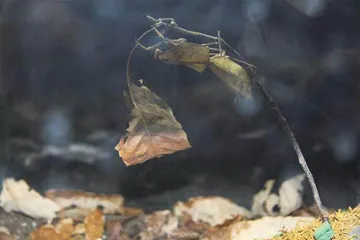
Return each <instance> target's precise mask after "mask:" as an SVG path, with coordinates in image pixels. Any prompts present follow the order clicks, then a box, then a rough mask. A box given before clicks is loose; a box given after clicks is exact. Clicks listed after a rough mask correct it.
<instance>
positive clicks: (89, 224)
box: [84, 209, 105, 240]
mask: <svg viewBox="0 0 360 240" xmlns="http://www.w3.org/2000/svg"><path fill="white" fill-rule="evenodd" d="M84 225H85V236H86V238H85V239H86V240H97V239H99V238H101V237H102V235H103V233H104V225H105V217H104V215H103V213H102V211H101V210H100V209H96V210H94V211H93V212H91V213H90V214H89V215H88V216H87V217H86V218H85V220H84Z"/></svg>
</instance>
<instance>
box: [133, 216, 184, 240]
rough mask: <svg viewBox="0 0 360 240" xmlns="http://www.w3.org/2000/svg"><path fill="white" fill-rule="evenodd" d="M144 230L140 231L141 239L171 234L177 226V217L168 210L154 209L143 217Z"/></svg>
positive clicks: (149, 239) (151, 239)
mask: <svg viewBox="0 0 360 240" xmlns="http://www.w3.org/2000/svg"><path fill="white" fill-rule="evenodd" d="M144 221H145V225H146V229H145V231H143V232H141V233H140V235H139V236H140V239H141V240H153V239H157V238H161V237H166V236H168V235H171V232H172V231H174V230H175V229H176V228H177V227H178V224H179V222H178V219H177V218H176V217H175V216H173V215H172V214H171V212H170V211H169V210H164V211H156V212H154V213H152V214H151V215H148V216H146V217H145V220H144Z"/></svg>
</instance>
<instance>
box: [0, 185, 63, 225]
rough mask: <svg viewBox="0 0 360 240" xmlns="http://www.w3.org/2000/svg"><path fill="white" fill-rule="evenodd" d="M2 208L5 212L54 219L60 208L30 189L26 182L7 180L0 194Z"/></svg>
mask: <svg viewBox="0 0 360 240" xmlns="http://www.w3.org/2000/svg"><path fill="white" fill-rule="evenodd" d="M0 206H1V207H3V208H4V210H5V211H7V212H10V211H17V212H21V213H24V214H26V215H28V216H30V217H33V218H45V219H53V218H54V217H55V216H56V213H57V212H58V211H59V210H60V207H59V206H58V205H57V204H56V203H55V202H53V201H52V200H50V199H47V198H44V197H43V196H41V195H40V194H39V193H38V192H36V191H35V190H33V189H30V187H29V185H28V184H27V183H26V182H25V181H24V180H19V181H16V180H14V179H13V178H8V179H5V181H4V182H3V187H2V191H1V194H0Z"/></svg>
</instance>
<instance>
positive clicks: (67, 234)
mask: <svg viewBox="0 0 360 240" xmlns="http://www.w3.org/2000/svg"><path fill="white" fill-rule="evenodd" d="M56 229H57V230H58V231H59V233H60V236H61V238H62V239H70V238H71V235H72V234H73V233H74V231H75V226H74V221H73V220H72V219H71V218H65V219H61V220H60V222H59V223H58V224H56Z"/></svg>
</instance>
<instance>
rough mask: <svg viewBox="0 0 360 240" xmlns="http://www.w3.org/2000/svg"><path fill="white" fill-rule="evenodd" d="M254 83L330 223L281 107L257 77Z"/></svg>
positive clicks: (324, 218)
mask: <svg viewBox="0 0 360 240" xmlns="http://www.w3.org/2000/svg"><path fill="white" fill-rule="evenodd" d="M253 81H254V82H255V83H256V84H257V86H258V87H259V88H260V90H261V92H262V93H263V94H264V95H265V97H266V98H267V100H268V101H269V104H270V107H271V109H272V110H273V111H274V113H275V115H276V117H277V118H278V120H279V122H280V124H281V127H282V129H283V130H284V132H285V133H286V135H287V136H288V138H289V139H290V141H291V144H292V146H293V148H294V150H295V153H296V155H297V157H298V160H299V163H300V165H301V167H302V169H303V170H304V172H305V174H306V176H307V178H308V180H309V183H310V187H311V190H312V193H313V196H314V200H315V203H316V205H317V207H318V208H319V211H320V214H321V217H322V219H323V221H328V222H329V213H328V212H327V211H326V210H325V209H324V207H323V204H322V202H321V198H320V195H319V191H318V189H317V187H316V183H315V180H314V177H313V175H312V173H311V171H310V169H309V167H308V165H307V163H306V160H305V158H304V155H303V154H302V152H301V149H300V146H299V144H298V142H297V141H296V138H295V135H294V133H293V132H292V131H291V129H290V127H289V124H288V123H287V120H286V118H285V117H284V116H283V115H282V113H281V111H280V108H279V105H278V104H277V102H276V101H275V100H274V99H273V98H272V96H271V95H270V94H269V92H268V91H267V90H266V88H265V86H264V85H263V84H262V83H261V82H260V81H259V80H258V79H256V77H255V78H254V79H253Z"/></svg>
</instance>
